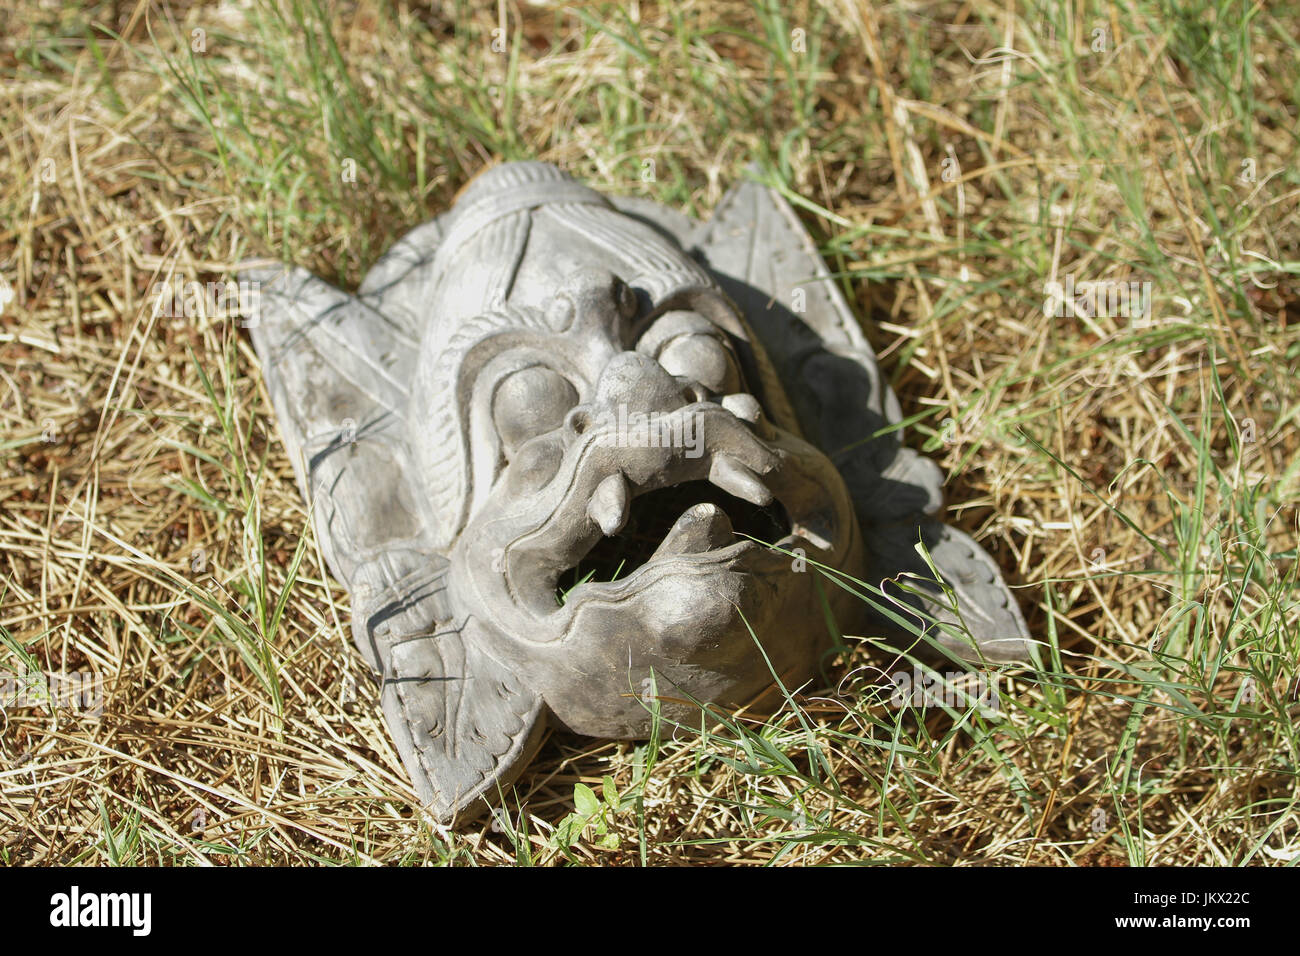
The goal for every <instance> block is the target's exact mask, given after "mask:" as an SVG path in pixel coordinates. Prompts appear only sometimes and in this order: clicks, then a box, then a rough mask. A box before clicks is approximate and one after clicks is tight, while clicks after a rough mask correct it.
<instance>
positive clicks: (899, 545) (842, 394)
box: [695, 182, 1029, 660]
mask: <svg viewBox="0 0 1300 956" xmlns="http://www.w3.org/2000/svg"><path fill="white" fill-rule="evenodd" d="M695 246H696V251H697V253H698V254H699V255H700V256H701V257H702V258H703V259H704V260H705V261H707V263H708V265H709V268H710V269H711V270H712V271H713V272H714V274H715V276H716V278H717V281H718V283H719V285H721V286H722V288H723V290H724V291H725V292H726V293H727V295H728V296H729V297H730V298H731V299H732V300H733V301H734V302H735V303H736V304H737V305H738V306H740V308H741V311H742V313H743V314H744V316H745V319H746V320H747V322H748V324H749V327H750V328H751V329H753V331H754V334H755V335H756V337H757V338H758V340H759V341H760V342H761V343H762V345H763V346H765V350H766V353H767V355H768V356H769V358H770V360H771V362H772V364H773V366H774V367H775V372H776V375H777V376H778V377H779V378H780V380H781V382H782V383H783V384H784V386H785V393H786V395H787V396H788V397H789V400H790V405H791V406H792V408H793V410H794V414H795V416H796V417H797V419H798V422H799V425H800V427H801V428H802V430H803V433H804V435H805V436H806V437H807V438H808V440H809V441H811V442H813V443H814V444H815V445H817V446H818V447H820V448H821V449H822V450H823V451H824V452H826V454H827V455H829V456H830V458H831V460H832V461H833V462H834V463H835V465H836V467H837V468H838V469H839V471H840V474H841V475H843V477H844V480H845V484H846V485H847V486H848V488H849V493H850V494H851V495H852V497H853V500H854V506H855V509H856V511H857V515H858V521H859V523H860V524H861V525H862V532H863V538H864V541H865V544H866V547H867V551H868V555H869V558H870V568H871V573H872V580H869V581H868V582H867V583H868V584H871V585H875V586H879V585H880V584H882V583H885V582H886V580H887V579H889V578H892V577H894V576H896V575H899V574H900V573H904V572H906V573H907V575H908V578H909V579H910V580H911V582H912V588H913V589H914V591H917V592H919V593H905V592H902V591H899V590H897V589H895V588H893V587H889V588H886V593H888V594H890V595H891V596H892V598H893V602H894V606H895V608H894V611H893V613H894V615H895V616H898V615H901V616H902V618H903V619H904V620H905V621H906V622H907V623H908V625H909V626H910V628H911V629H912V630H914V631H916V632H918V633H922V632H928V633H931V634H933V635H934V636H935V637H936V639H937V640H938V642H939V643H940V644H943V645H944V646H945V647H948V648H949V649H952V650H955V651H956V652H957V653H959V654H961V655H962V656H963V657H966V658H968V659H978V658H980V657H987V658H990V659H996V660H1013V659H1015V660H1019V659H1023V658H1025V657H1026V656H1027V653H1028V645H1029V631H1028V628H1027V627H1026V626H1025V622H1024V619H1023V617H1022V616H1021V613H1020V608H1019V607H1018V606H1017V604H1016V601H1015V598H1014V596H1013V595H1012V594H1011V592H1010V590H1009V589H1008V588H1007V586H1006V584H1005V583H1004V582H1003V580H1002V576H1001V574H1000V573H999V572H998V569H997V566H996V565H995V564H994V563H993V561H992V560H991V559H990V558H989V557H988V555H987V554H986V553H985V552H984V551H983V549H981V548H980V546H979V545H978V544H976V543H975V542H974V541H973V540H972V539H971V538H970V537H969V536H968V535H966V534H965V533H964V532H962V531H960V530H958V529H956V528H951V527H948V526H947V525H944V524H942V523H941V522H939V521H937V520H935V519H934V517H933V515H935V514H937V513H938V511H939V509H940V508H941V507H942V504H943V493H942V486H943V474H942V472H941V471H940V470H939V468H938V466H936V465H935V464H934V463H933V462H932V461H930V460H928V459H926V458H923V457H921V456H920V455H918V454H916V453H915V452H913V451H912V450H911V449H909V448H906V447H905V446H903V444H902V428H901V421H902V412H901V409H900V407H899V404H898V399H897V398H896V397H895V396H894V393H893V390H892V389H891V388H890V387H889V385H888V384H887V383H886V382H885V381H884V379H883V377H882V376H881V374H880V367H879V365H878V363H877V361H876V356H875V353H874V352H873V351H872V349H871V345H870V343H869V342H868V341H867V339H866V336H865V335H864V334H863V332H862V329H861V328H860V327H859V325H858V322H857V320H856V318H855V317H854V315H853V313H852V312H851V311H850V309H849V306H848V303H847V302H846V301H845V299H844V296H843V294H842V293H841V292H840V289H839V286H838V284H837V283H836V281H835V280H834V278H833V277H832V276H831V274H830V272H829V271H828V270H827V268H826V265H825V263H824V262H823V261H822V258H821V256H820V255H819V254H818V252H817V248H816V245H815V244H814V243H813V241H812V238H811V237H810V236H809V235H808V232H807V230H805V229H804V227H803V224H802V223H801V222H800V221H799V218H798V217H797V216H796V215H795V213H794V210H793V209H791V208H790V205H789V203H787V202H786V201H785V199H784V198H782V197H781V195H780V194H779V193H777V192H776V191H775V190H773V189H770V188H768V187H766V186H763V185H761V184H759V183H757V182H745V183H741V184H739V185H737V186H735V187H733V188H732V189H731V191H729V192H728V193H727V195H726V196H724V197H723V199H722V202H721V203H719V205H718V207H717V209H716V210H715V212H714V214H713V218H712V219H711V220H710V221H709V222H708V223H706V224H705V225H703V226H701V227H700V229H699V232H698V233H697V235H696V238H695ZM882 431H884V432H885V434H880V433H881V432H882ZM918 543H923V544H924V545H925V546H926V548H927V549H928V551H929V554H930V558H931V560H932V562H933V565H934V570H932V569H931V568H930V566H929V565H928V564H927V563H926V562H925V560H924V559H923V558H922V557H921V556H920V554H919V553H918V552H917V550H916V545H917V544H918ZM935 571H937V572H938V573H937V574H936V573H935ZM941 582H942V584H941ZM944 585H946V586H947V588H948V589H949V590H951V591H952V592H954V593H955V594H956V596H957V608H956V609H955V613H954V609H952V608H950V607H949V606H948V605H949V603H950V602H949V601H948V600H947V597H946V593H945V588H944ZM885 617H886V619H887V620H888V615H885ZM958 620H960V622H961V623H960V624H958V623H957V622H958ZM939 621H942V622H944V623H945V624H947V625H948V627H939V626H938V625H937V623H936V622H939ZM890 623H897V621H891V622H890ZM936 627H939V631H942V632H943V636H940V635H939V633H938V632H937V631H936V630H935V629H936ZM963 627H964V628H965V629H967V630H968V632H969V638H970V639H967V640H965V641H963V640H962V639H960V638H959V637H957V636H956V635H955V634H953V633H950V632H955V631H959V630H961V629H962V628H963Z"/></svg>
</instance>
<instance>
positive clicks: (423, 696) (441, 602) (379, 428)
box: [242, 243, 545, 820]
mask: <svg viewBox="0 0 1300 956" xmlns="http://www.w3.org/2000/svg"><path fill="white" fill-rule="evenodd" d="M406 251H407V252H410V253H411V255H410V258H411V259H412V263H413V264H411V266H410V269H404V268H402V265H403V263H402V262H399V261H398V259H392V260H389V262H388V265H387V266H386V268H387V269H388V270H389V271H391V272H394V273H396V274H398V275H399V276H409V275H410V273H411V270H416V271H418V270H419V269H420V268H421V267H420V265H419V263H420V262H421V261H423V258H422V256H421V255H420V254H418V246H416V245H415V244H414V243H412V244H410V246H409V248H407V250H406ZM398 252H399V255H405V253H404V252H402V249H399V250H398ZM242 278H244V279H245V280H251V281H253V282H256V283H258V285H256V286H253V288H255V289H257V290H258V292H259V295H258V300H259V302H258V307H257V308H256V310H255V312H254V314H252V315H251V316H250V317H249V320H248V325H249V327H250V331H251V333H252V339H253V345H254V348H255V349H256V350H257V353H258V356H259V357H260V358H261V360H262V366H263V375H264V378H265V381H266V384H267V390H268V392H269V393H270V396H271V401H272V403H273V404H274V406H275V410H276V413H277V418H278V420H279V424H280V433H281V436H282V438H283V440H284V444H285V447H286V449H287V451H288V453H289V459H290V461H291V462H292V463H293V465H294V470H295V473H296V475H297V478H298V483H299V486H300V487H301V489H302V491H303V495H304V497H305V498H307V500H309V501H310V502H311V506H312V513H313V516H314V519H315V527H316V537H317V540H318V542H319V544H320V547H321V551H322V553H323V554H324V556H325V560H326V563H327V564H328V565H329V569H330V571H331V573H332V574H333V575H334V576H335V577H336V578H338V579H339V581H341V582H342V583H343V584H344V585H345V586H346V587H347V588H348V590H349V591H350V592H351V595H352V610H353V625H352V630H353V639H354V640H355V641H356V644H357V646H358V647H359V648H360V649H361V651H362V653H363V654H364V655H365V656H366V657H367V659H368V660H369V661H370V663H371V665H372V666H373V667H375V669H376V670H378V671H379V673H380V675H381V679H382V681H383V691H382V700H383V706H384V713H385V715H386V717H387V719H388V725H389V730H390V731H391V733H392V735H393V738H394V740H395V742H396V744H397V748H398V751H399V753H400V754H401V757H402V760H403V762H404V763H405V765H406V767H407V769H408V771H409V772H410V774H411V778H412V781H413V782H414V784H415V788H416V791H417V792H418V793H419V795H420V798H421V800H422V801H423V802H424V803H426V804H427V805H428V806H429V808H430V809H431V810H432V811H433V812H434V813H435V814H436V815H437V816H438V817H439V818H440V819H442V820H450V819H452V818H454V817H456V816H460V815H464V814H466V813H467V812H468V811H470V810H474V809H478V808H480V807H481V805H482V802H481V800H480V799H479V798H480V797H483V796H489V797H490V796H492V795H493V793H495V789H496V787H497V785H498V784H504V783H506V782H508V781H509V779H510V778H511V777H512V776H513V775H514V774H515V773H517V772H518V770H519V768H520V767H521V766H522V765H523V763H524V761H526V759H527V757H528V756H530V755H531V752H532V750H533V749H534V748H535V747H536V745H537V743H538V742H539V741H540V735H541V731H542V729H543V728H544V726H545V721H544V720H543V719H542V715H543V705H542V702H541V700H540V698H538V697H537V695H535V694H534V693H532V692H531V691H530V690H529V689H528V688H527V687H526V686H525V685H524V684H523V683H522V681H520V680H519V679H517V678H516V677H515V676H514V675H513V674H511V673H510V672H509V671H508V670H506V669H505V668H504V667H502V666H501V665H500V664H499V663H497V662H496V661H495V660H493V659H492V658H491V657H489V656H488V655H487V654H486V653H485V652H483V651H481V650H480V649H478V648H477V647H476V646H475V645H474V643H473V642H472V641H467V640H465V639H464V634H463V632H462V631H461V630H460V629H459V628H458V627H456V626H453V625H450V624H449V623H447V622H449V621H450V620H451V614H450V612H449V610H448V608H447V602H446V589H445V586H444V584H443V579H444V577H445V573H446V567H447V560H446V558H445V557H444V556H443V555H442V554H440V553H439V552H438V551H437V549H436V547H435V546H434V541H435V538H434V533H433V529H434V527H435V525H434V522H433V519H432V516H431V515H430V513H429V511H428V508H427V505H425V504H424V503H423V502H424V497H423V496H422V495H420V494H419V493H418V490H417V489H416V488H414V487H413V486H412V484H411V478H412V476H413V475H415V474H416V467H415V463H414V459H413V456H412V454H411V448H410V446H409V443H408V439H407V435H408V428H407V421H406V417H405V409H406V407H407V402H406V397H407V394H408V392H409V388H410V384H409V383H410V381H411V378H412V375H413V372H414V368H413V366H414V361H415V355H416V352H417V349H416V345H415V341H414V338H413V333H414V331H415V330H414V329H412V328H410V327H409V325H408V324H407V322H406V321H405V320H403V319H397V320H395V319H392V318H390V317H389V316H388V315H387V314H386V313H384V312H380V311H378V309H377V308H376V307H375V306H376V304H377V303H378V304H382V303H383V302H384V301H386V300H385V296H384V294H383V291H382V290H383V289H384V288H385V285H384V284H383V283H377V284H376V287H375V291H374V292H372V293H370V294H368V295H365V296H363V297H361V298H358V297H354V296H350V295H347V294H346V293H343V292H340V291H339V290H337V289H335V288H333V287H331V286H329V285H328V284H326V283H324V282H322V281H321V280H319V279H317V278H315V277H314V276H312V275H311V274H309V273H307V272H305V271H303V270H301V269H291V270H288V271H283V270H279V269H275V270H265V271H257V272H250V273H246V274H245V275H244V276H243V277H242ZM393 281H397V280H396V279H394V280H393ZM390 304H392V303H391V302H390ZM408 318H409V317H408Z"/></svg>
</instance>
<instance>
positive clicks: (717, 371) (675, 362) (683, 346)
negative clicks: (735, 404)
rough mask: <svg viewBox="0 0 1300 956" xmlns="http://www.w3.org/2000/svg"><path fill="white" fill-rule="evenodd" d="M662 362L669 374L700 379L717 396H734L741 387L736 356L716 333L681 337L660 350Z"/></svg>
mask: <svg viewBox="0 0 1300 956" xmlns="http://www.w3.org/2000/svg"><path fill="white" fill-rule="evenodd" d="M659 364H660V365H662V366H663V367H664V369H665V371H667V372H668V374H669V375H676V376H679V377H681V378H688V379H690V380H691V381H694V382H699V383H700V384H701V385H703V386H704V387H705V388H707V389H708V390H709V391H710V392H712V393H713V394H715V395H731V394H734V393H735V392H739V391H740V390H741V381H740V370H739V368H737V366H736V359H735V356H734V355H732V354H731V350H730V349H729V348H727V347H726V346H725V345H723V344H722V342H720V341H718V339H717V338H716V337H714V336H712V335H705V334H703V333H689V334H687V335H679V336H677V337H676V338H674V339H672V340H670V341H669V342H668V343H667V344H666V345H665V346H664V347H663V349H661V350H660V352H659Z"/></svg>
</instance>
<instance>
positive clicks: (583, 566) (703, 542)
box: [555, 480, 792, 604]
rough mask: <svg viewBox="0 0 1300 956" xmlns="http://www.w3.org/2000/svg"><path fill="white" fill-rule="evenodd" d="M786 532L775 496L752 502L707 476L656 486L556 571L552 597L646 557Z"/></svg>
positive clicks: (772, 538) (785, 517)
mask: <svg viewBox="0 0 1300 956" xmlns="http://www.w3.org/2000/svg"><path fill="white" fill-rule="evenodd" d="M791 533H792V526H791V521H790V516H789V514H788V513H787V512H786V509H785V507H784V506H783V505H782V504H781V503H780V501H778V500H776V499H775V498H773V499H772V500H771V501H770V503H768V504H766V505H759V504H755V503H753V502H750V501H746V500H744V499H742V498H738V497H736V496H734V495H731V494H729V493H728V492H726V491H724V490H723V489H721V488H719V487H718V486H717V485H716V484H714V483H713V482H711V481H707V480H696V481H685V482H682V483H680V484H677V485H672V486H670V487H665V488H658V489H656V490H654V491H649V492H646V493H645V494H642V495H637V496H635V497H633V498H632V499H631V501H629V502H628V504H627V514H626V521H625V522H624V523H623V526H622V528H621V530H620V531H619V532H618V533H617V534H613V535H610V536H602V537H601V538H600V540H599V541H597V542H596V544H595V545H594V547H592V549H591V550H590V551H589V552H588V553H587V554H586V555H584V556H583V557H582V558H581V559H580V560H579V561H578V562H577V563H576V564H575V565H573V566H572V567H570V568H568V569H566V570H565V571H564V572H563V573H561V574H560V576H559V579H558V581H557V583H556V588H555V596H556V601H557V602H558V603H560V604H563V603H564V601H565V598H566V596H567V594H568V592H569V591H571V590H572V589H573V588H575V587H577V586H578V585H579V584H585V583H589V582H603V581H616V580H621V579H623V578H626V577H627V576H628V575H630V574H632V573H634V572H635V571H637V570H638V569H639V568H641V567H643V566H644V565H646V564H648V563H650V562H651V561H655V560H659V559H662V558H667V557H671V556H674V555H680V554H700V553H704V552H708V551H716V550H720V549H722V548H727V547H730V546H732V545H734V544H737V543H739V542H742V541H746V540H748V539H750V538H753V539H755V540H757V541H759V542H763V543H766V544H774V543H777V542H780V541H781V540H782V539H784V538H787V537H788V536H790V534H791Z"/></svg>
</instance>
